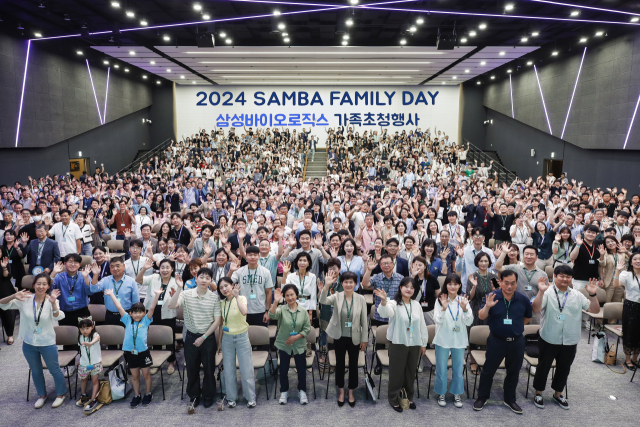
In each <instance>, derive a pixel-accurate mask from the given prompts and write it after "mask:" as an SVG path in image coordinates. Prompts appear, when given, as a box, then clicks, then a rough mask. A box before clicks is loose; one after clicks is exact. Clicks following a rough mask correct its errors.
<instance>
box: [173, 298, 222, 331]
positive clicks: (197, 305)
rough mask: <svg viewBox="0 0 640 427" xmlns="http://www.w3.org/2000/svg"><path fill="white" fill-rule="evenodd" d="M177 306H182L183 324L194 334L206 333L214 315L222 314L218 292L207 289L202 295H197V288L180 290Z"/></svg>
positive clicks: (214, 317) (213, 320)
mask: <svg viewBox="0 0 640 427" xmlns="http://www.w3.org/2000/svg"><path fill="white" fill-rule="evenodd" d="M177 307H184V324H185V325H186V326H187V330H188V331H189V332H192V333H194V334H204V333H206V332H207V331H208V330H209V328H210V327H211V325H212V324H213V323H214V322H215V320H216V317H220V316H222V312H221V310H220V298H218V293H217V292H211V290H209V289H207V292H205V294H204V296H202V297H200V296H199V295H198V288H193V289H188V290H186V291H183V292H181V293H180V295H179V296H178V304H177Z"/></svg>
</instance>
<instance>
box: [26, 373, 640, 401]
mask: <svg viewBox="0 0 640 427" xmlns="http://www.w3.org/2000/svg"><path fill="white" fill-rule="evenodd" d="M631 380H633V378H632V379H631ZM30 388H31V369H29V374H28V375H27V402H28V401H29V389H30Z"/></svg>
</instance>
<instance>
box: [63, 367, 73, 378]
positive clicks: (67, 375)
mask: <svg viewBox="0 0 640 427" xmlns="http://www.w3.org/2000/svg"><path fill="white" fill-rule="evenodd" d="M63 372H64V377H65V378H71V377H73V374H75V373H76V367H75V366H69V368H68V369H65V370H64V371H63Z"/></svg>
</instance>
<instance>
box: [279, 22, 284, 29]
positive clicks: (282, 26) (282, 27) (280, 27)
mask: <svg viewBox="0 0 640 427" xmlns="http://www.w3.org/2000/svg"><path fill="white" fill-rule="evenodd" d="M284 28H285V25H284V23H283V22H281V23H279V24H278V29H279V30H284Z"/></svg>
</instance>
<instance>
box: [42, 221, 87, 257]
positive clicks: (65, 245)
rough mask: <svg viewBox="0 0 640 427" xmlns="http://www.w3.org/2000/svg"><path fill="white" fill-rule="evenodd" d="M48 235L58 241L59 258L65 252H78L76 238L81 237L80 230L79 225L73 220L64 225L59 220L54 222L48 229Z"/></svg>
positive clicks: (65, 253)
mask: <svg viewBox="0 0 640 427" xmlns="http://www.w3.org/2000/svg"><path fill="white" fill-rule="evenodd" d="M49 236H51V237H53V238H54V240H55V241H56V242H58V248H59V249H60V257H61V258H62V257H64V256H66V255H67V254H77V253H78V246H77V244H76V240H78V239H82V231H80V227H78V224H76V223H75V222H70V223H69V225H64V224H63V223H61V222H59V223H57V224H55V225H54V226H53V227H51V230H49Z"/></svg>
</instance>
